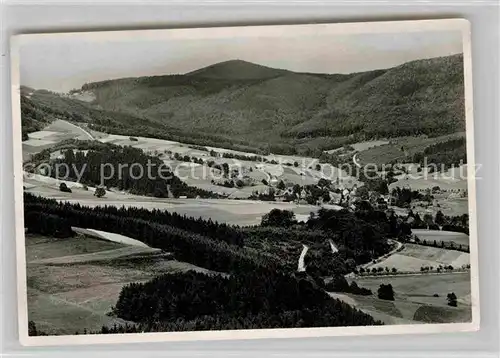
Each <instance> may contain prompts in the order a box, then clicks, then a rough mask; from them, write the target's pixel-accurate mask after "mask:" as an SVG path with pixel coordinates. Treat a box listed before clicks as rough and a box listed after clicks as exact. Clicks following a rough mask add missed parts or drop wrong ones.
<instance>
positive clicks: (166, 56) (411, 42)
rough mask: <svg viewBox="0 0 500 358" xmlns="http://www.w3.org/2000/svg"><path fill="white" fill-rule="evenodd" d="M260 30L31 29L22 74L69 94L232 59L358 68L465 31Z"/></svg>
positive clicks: (430, 49)
mask: <svg viewBox="0 0 500 358" xmlns="http://www.w3.org/2000/svg"><path fill="white" fill-rule="evenodd" d="M256 28H257V30H254V29H252V28H248V27H247V28H246V30H244V31H240V30H234V28H233V30H231V31H229V30H227V31H223V30H221V28H219V29H218V30H215V31H211V30H212V29H208V30H207V29H204V30H201V31H200V30H198V32H193V31H191V32H189V31H184V32H183V31H178V32H177V33H176V32H175V31H153V32H151V31H135V32H128V33H126V34H121V35H120V34H119V33H117V32H111V33H100V35H96V33H94V34H92V36H91V33H79V34H78V33H73V34H59V35H54V34H50V35H30V36H28V37H26V38H22V41H20V42H19V56H20V80H21V84H22V85H25V86H29V87H32V88H35V89H48V90H52V91H56V92H67V91H69V90H71V89H73V88H80V87H81V86H82V85H83V84H84V83H89V82H96V81H102V80H108V79H116V78H123V77H139V76H155V75H166V74H183V73H187V72H190V71H193V70H196V69H199V68H202V67H205V66H209V65H212V64H214V63H218V62H223V61H227V60H234V59H240V60H245V61H249V62H253V63H257V64H260V65H265V66H269V67H274V68H282V69H287V70H291V71H298V72H315V73H352V72H361V71H367V70H373V69H380V68H389V67H394V66H397V65H400V64H402V63H405V62H408V61H412V60H417V59H423V58H432V57H439V56H448V55H452V54H456V53H461V52H462V48H463V46H462V34H461V32H460V31H435V30H434V31H413V32H401V31H397V32H394V31H393V32H388V33H387V32H369V33H367V32H365V33H354V34H345V33H334V34H333V33H330V32H328V31H323V30H322V28H315V29H314V31H309V30H310V29H308V31H302V32H300V31H289V29H290V28H288V29H286V28H284V27H281V29H279V31H275V30H272V31H270V30H268V29H262V28H260V29H259V27H256ZM274 28H276V27H274ZM278 28H279V27H278Z"/></svg>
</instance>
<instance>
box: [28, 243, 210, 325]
mask: <svg viewBox="0 0 500 358" xmlns="http://www.w3.org/2000/svg"><path fill="white" fill-rule="evenodd" d="M137 250H142V251H143V252H141V255H140V257H138V256H137V252H136V251H137ZM144 250H145V248H142V247H138V246H130V245H123V244H120V243H116V242H111V241H106V240H102V239H96V238H92V237H88V236H85V235H78V236H76V237H73V238H67V239H55V238H50V237H43V236H38V235H27V237H26V257H27V266H26V268H27V287H28V292H27V293H28V318H29V320H32V321H34V322H35V324H36V326H37V328H38V329H39V330H41V331H45V332H47V333H50V334H74V333H75V332H78V333H83V332H84V330H87V331H89V330H90V331H99V330H100V329H101V327H102V326H103V325H106V326H112V325H113V324H115V323H117V324H122V323H124V321H123V320H121V319H117V318H114V317H111V316H109V315H107V314H108V313H109V312H110V311H111V309H112V306H113V305H114V304H115V303H116V301H117V299H118V296H119V294H120V291H121V288H122V287H123V286H124V285H126V284H128V283H131V282H144V281H147V280H149V279H151V278H153V277H155V276H156V275H159V274H162V273H167V272H177V271H186V270H198V271H202V272H210V271H208V270H205V269H203V268H200V267H197V266H194V265H191V264H188V263H185V262H179V261H176V260H173V259H170V258H166V257H165V256H162V255H158V253H157V250H155V249H151V248H149V249H148V252H144ZM119 254H120V255H121V256H120V255H119ZM120 257H121V258H123V259H124V260H119V258H120Z"/></svg>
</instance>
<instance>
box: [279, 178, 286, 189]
mask: <svg viewBox="0 0 500 358" xmlns="http://www.w3.org/2000/svg"><path fill="white" fill-rule="evenodd" d="M285 188H286V186H285V183H284V182H283V180H280V182H279V183H278V189H280V190H285Z"/></svg>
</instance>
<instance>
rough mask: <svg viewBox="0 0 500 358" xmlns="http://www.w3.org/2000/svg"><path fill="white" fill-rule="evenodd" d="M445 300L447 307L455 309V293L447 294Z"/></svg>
mask: <svg viewBox="0 0 500 358" xmlns="http://www.w3.org/2000/svg"><path fill="white" fill-rule="evenodd" d="M446 299H447V300H448V306H452V307H457V296H456V295H455V292H452V293H448V296H446Z"/></svg>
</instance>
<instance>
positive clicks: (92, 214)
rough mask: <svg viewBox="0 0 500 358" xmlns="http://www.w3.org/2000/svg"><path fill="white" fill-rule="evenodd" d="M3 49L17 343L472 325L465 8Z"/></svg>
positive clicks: (109, 35)
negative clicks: (389, 18)
mask: <svg viewBox="0 0 500 358" xmlns="http://www.w3.org/2000/svg"><path fill="white" fill-rule="evenodd" d="M11 42H12V51H13V55H12V63H13V67H12V82H13V83H12V85H13V98H12V100H13V112H14V113H13V118H14V124H13V127H14V133H13V136H14V143H15V148H14V165H15V167H16V168H15V175H16V193H15V195H16V209H17V210H16V228H17V231H16V236H17V237H16V240H17V241H16V243H17V249H18V252H17V260H18V281H19V282H18V297H19V327H20V336H21V338H22V340H23V342H25V343H27V344H42V345H43V344H50V342H57V343H58V344H59V343H61V342H67V343H72V342H75V343H79V344H82V343H85V342H101V343H102V342H114V341H115V338H116V341H117V342H118V341H120V342H134V341H148V340H156V341H161V340H191V339H193V340H194V339H231V338H238V339H245V338H266V337H280V338H285V337H307V336H336V335H359V334H392V333H413V332H415V333H427V332H429V333H430V332H432V333H438V332H452V331H467V330H476V329H478V327H479V297H478V273H477V245H478V238H477V233H476V218H475V180H476V178H478V177H480V174H481V171H480V166H479V165H476V164H475V162H474V151H473V148H474V143H473V141H474V136H473V122H472V121H473V118H472V88H471V76H472V74H471V58H470V29H469V24H468V22H467V21H465V20H461V19H450V20H427V21H426V20H423V21H395V22H372V23H350V24H349V23H347V24H314V25H273V26H241V27H213V28H187V29H162V30H130V31H107V32H75V33H40V34H26V35H17V36H15V37H13V38H12V39H11ZM16 143H17V144H16ZM152 333H155V334H152ZM157 333H163V334H160V335H158V334H157Z"/></svg>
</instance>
